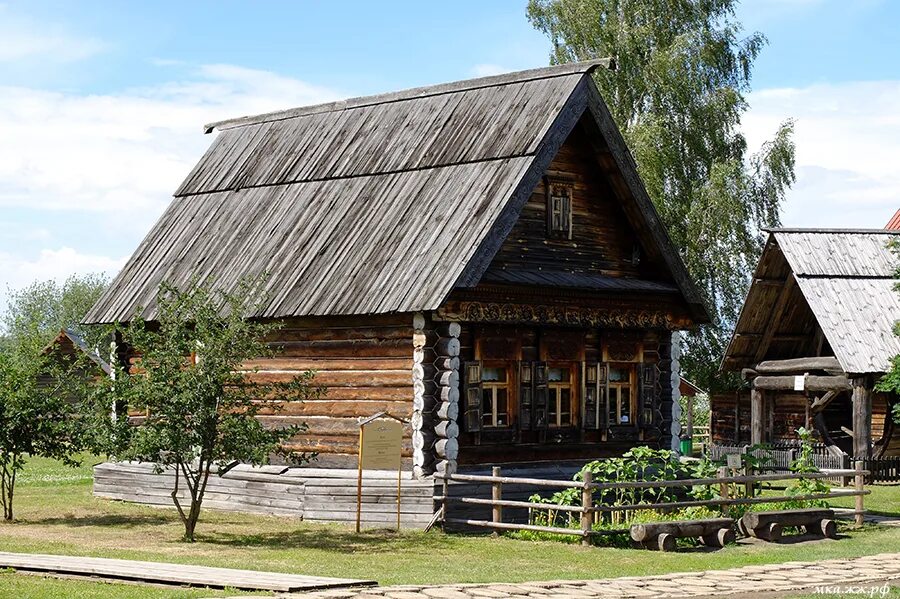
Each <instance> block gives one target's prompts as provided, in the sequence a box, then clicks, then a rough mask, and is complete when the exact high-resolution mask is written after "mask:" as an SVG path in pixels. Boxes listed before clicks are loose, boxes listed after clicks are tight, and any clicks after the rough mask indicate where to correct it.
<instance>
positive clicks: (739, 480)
mask: <svg viewBox="0 0 900 599" xmlns="http://www.w3.org/2000/svg"><path fill="white" fill-rule="evenodd" d="M862 466H863V465H862V463H861V462H858V463H857V465H856V468H855V469H854V470H829V471H823V472H811V473H804V474H795V473H791V472H787V473H777V474H776V473H773V474H754V475H746V474H745V475H735V476H717V477H715V478H695V479H680V480H660V481H637V482H621V483H595V482H593V480H592V478H591V473H590V472H585V473H584V480H583V481H574V480H569V481H563V480H546V479H538V478H518V477H506V476H502V474H501V471H500V468H499V467H495V468H493V470H492V474H491V475H490V476H483V475H472V474H452V475H449V476H444V477H439V476H436V478H438V479H440V480H441V481H442V482H441V494H440V495H436V496H435V497H434V500H435V502H436V503H437V504H439V505H440V508H439V512H438V514H437V515H438V516H439V517H440V520H441V521H442V522H443V523H444V524H445V525H461V526H470V527H477V528H488V529H492V530H495V531H500V530H528V531H535V532H544V533H551V534H559V535H573V536H579V537H581V538H582V543H583V544H589V543H590V538H591V537H592V536H595V535H611V534H621V533H627V532H628V530H627V529H622V530H594V529H593V524H594V522H595V521H596V515H598V514H602V513H610V512H628V511H637V510H657V509H658V510H672V509H678V508H686V507H696V506H706V507H711V506H720V507H722V506H733V505H747V504H756V503H781V502H787V501H797V500H813V499H833V498H836V497H856V509H855V511H854V515H855V521H856V524H857V525H862V521H863V515H864V514H865V506H864V503H863V497H864V496H865V495H868V494H869V493H870V491H867V490H865V489H864V488H863V484H864V481H865V476H866V475H868V474H869V473H868V472H867V471H865V470H863V468H862ZM834 477H852V478H853V481H854V488H853V489H852V490H850V489H848V490H841V489H837V490H829V492H827V493H812V494H806V495H778V496H764V497H738V496H735V497H732V496H730V494H729V489H730V488H731V486H733V485H743V486H745V487H748V488H752V485H756V484H757V483H763V482H772V481H783V480H797V479H801V478H802V479H825V478H834ZM451 482H462V483H487V484H490V485H491V498H490V499H486V498H481V497H454V496H451V493H450V483H451ZM504 485H528V486H533V487H536V488H541V489H556V490H561V489H580V490H581V502H580V504H579V505H558V504H555V503H535V502H531V501H517V500H507V499H503V486H504ZM707 485H713V486H718V487H719V489H720V495H721V497H720V498H719V499H697V500H688V501H670V502H661V503H636V504H629V505H594V493H595V492H596V491H605V490H612V489H657V488H663V487H674V488H687V487H694V486H707ZM451 504H468V505H482V506H489V507H490V508H491V519H490V520H477V519H471V518H453V517H452V516H451V513H450V505H451ZM507 507H508V508H519V509H528V510H548V511H554V512H568V513H572V514H579V520H580V526H579V528H562V527H558V526H542V525H538V524H532V523H531V522H529V523H526V524H523V523H517V522H504V518H503V512H504V509H503V508H507Z"/></svg>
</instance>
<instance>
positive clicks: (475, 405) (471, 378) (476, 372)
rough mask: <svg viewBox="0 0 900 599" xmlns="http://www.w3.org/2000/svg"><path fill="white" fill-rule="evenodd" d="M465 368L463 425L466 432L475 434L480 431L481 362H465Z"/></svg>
mask: <svg viewBox="0 0 900 599" xmlns="http://www.w3.org/2000/svg"><path fill="white" fill-rule="evenodd" d="M465 366H466V367H465V394H464V396H463V402H464V404H463V425H464V426H465V430H466V431H467V432H470V433H475V432H478V431H480V430H481V401H482V396H483V394H482V387H481V362H480V361H476V362H466V364H465Z"/></svg>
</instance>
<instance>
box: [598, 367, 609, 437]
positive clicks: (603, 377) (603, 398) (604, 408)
mask: <svg viewBox="0 0 900 599" xmlns="http://www.w3.org/2000/svg"><path fill="white" fill-rule="evenodd" d="M608 381H609V365H608V364H597V390H598V392H599V393H600V397H599V398H598V401H597V409H599V410H600V417H599V418H598V419H597V420H598V421H599V422H600V428H601V430H604V431H605V430H607V429H609V389H608V388H607V382H608Z"/></svg>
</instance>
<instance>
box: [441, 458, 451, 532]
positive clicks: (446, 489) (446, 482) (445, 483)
mask: <svg viewBox="0 0 900 599" xmlns="http://www.w3.org/2000/svg"><path fill="white" fill-rule="evenodd" d="M449 496H450V473H449V472H446V473H444V478H443V479H442V481H441V530H443V531H444V532H446V531H447V504H448V503H450V502H449V501H448V499H447V498H448V497H449Z"/></svg>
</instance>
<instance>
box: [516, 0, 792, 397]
mask: <svg viewBox="0 0 900 599" xmlns="http://www.w3.org/2000/svg"><path fill="white" fill-rule="evenodd" d="M735 3H736V2H735V0H530V1H529V4H528V18H529V19H530V20H531V22H532V24H533V25H534V26H535V27H536V28H537V29H539V30H541V31H543V32H544V33H545V34H547V36H548V37H549V38H550V40H551V42H552V43H553V47H554V49H553V53H552V54H551V61H552V62H554V63H564V62H570V61H575V60H587V59H592V58H601V57H614V58H615V59H616V65H617V68H616V70H615V71H608V70H601V71H599V72H597V73H596V76H595V81H596V82H597V85H598V87H599V89H600V92H601V94H602V95H603V97H604V99H605V100H606V102H607V104H608V105H609V108H610V111H611V113H612V115H613V117H614V119H615V121H616V123H617V124H618V126H619V128H620V129H621V131H622V133H623V135H624V137H625V139H626V141H627V142H628V145H629V147H630V149H631V151H632V153H633V154H634V157H635V160H636V162H637V164H638V168H639V171H640V174H641V177H642V179H643V181H644V183H645V185H646V187H647V191H648V193H649V194H650V197H651V198H652V199H653V202H654V204H655V206H656V208H657V210H658V211H659V214H660V216H661V218H662V220H663V222H664V223H665V224H666V226H667V228H668V230H669V234H670V236H671V237H672V240H673V242H674V243H675V245H676V247H678V248H679V250H680V252H681V257H682V258H683V260H684V262H685V264H686V265H687V268H688V270H689V272H690V273H691V275H692V276H693V278H694V280H695V281H696V282H697V283H698V286H699V288H700V292H701V294H702V295H703V298H704V300H705V302H706V305H707V307H708V308H709V309H710V311H711V313H712V314H711V315H712V317H713V320H714V323H713V324H712V325H711V326H707V327H702V328H701V329H700V330H698V331H697V332H694V333H692V334H691V335H689V336H687V339H686V347H685V354H684V356H683V357H682V366H683V367H684V369H685V371H686V372H687V373H688V374H689V376H690V377H691V379H692V380H695V381H696V382H697V383H698V384H700V385H701V386H702V387H705V388H707V389H710V390H713V389H716V388H717V386H720V383H719V382H718V381H717V380H716V372H717V370H718V364H719V360H720V359H721V356H722V353H723V351H724V347H725V344H726V343H727V340H728V333H729V332H730V331H731V330H732V328H733V325H734V323H735V321H736V319H737V316H738V314H739V311H740V307H741V305H742V303H743V299H744V295H745V292H746V289H747V286H748V283H749V279H750V276H751V274H752V272H753V270H754V268H755V265H756V261H757V260H758V257H759V254H760V251H761V247H762V241H763V239H762V236H761V233H760V228H761V227H765V226H775V225H778V223H779V206H780V204H781V202H782V200H783V199H784V194H785V192H786V190H787V189H788V188H789V186H790V185H791V184H792V183H793V181H794V145H793V142H792V131H793V123H792V121H786V122H784V123H782V124H781V126H780V127H779V128H778V130H777V131H776V132H775V134H774V137H773V138H772V140H771V141H769V142H768V143H766V144H764V145H763V146H762V148H761V149H760V151H759V152H758V153H756V154H753V155H749V153H748V149H747V143H746V140H745V139H744V136H743V135H742V134H741V132H740V129H739V127H740V121H741V116H742V115H743V113H744V112H745V111H746V110H747V102H746V100H745V98H744V94H745V93H746V92H747V91H748V90H749V84H750V78H751V70H752V65H753V61H754V60H755V58H756V57H757V55H758V54H759V52H760V50H761V49H762V47H763V46H764V44H765V42H766V40H765V37H764V36H763V35H762V34H760V33H753V34H750V35H748V36H746V37H741V34H742V29H741V25H740V23H738V22H736V21H735V20H734V6H735ZM732 382H733V381H732Z"/></svg>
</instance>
